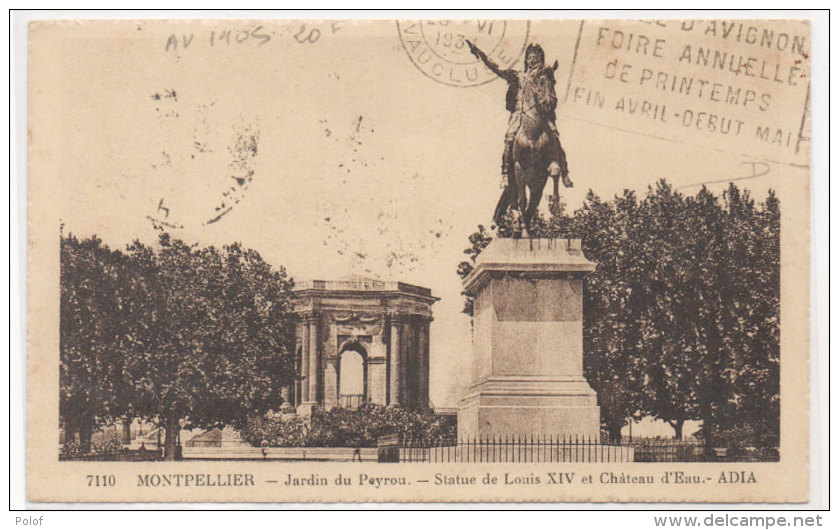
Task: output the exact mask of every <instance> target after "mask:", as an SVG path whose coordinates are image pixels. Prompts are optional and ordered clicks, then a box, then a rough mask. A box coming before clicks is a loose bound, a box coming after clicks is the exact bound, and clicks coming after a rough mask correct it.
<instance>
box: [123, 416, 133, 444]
mask: <svg viewBox="0 0 839 530" xmlns="http://www.w3.org/2000/svg"><path fill="white" fill-rule="evenodd" d="M132 421H133V418H131V416H126V417H125V418H124V419H123V420H122V444H123V445H131V422H132Z"/></svg>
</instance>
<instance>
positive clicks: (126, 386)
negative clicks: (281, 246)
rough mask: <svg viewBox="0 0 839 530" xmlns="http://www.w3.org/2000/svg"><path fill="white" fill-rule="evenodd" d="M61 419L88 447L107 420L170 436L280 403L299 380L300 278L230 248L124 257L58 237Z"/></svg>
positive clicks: (163, 239)
mask: <svg viewBox="0 0 839 530" xmlns="http://www.w3.org/2000/svg"><path fill="white" fill-rule="evenodd" d="M61 245H62V246H61V371H60V374H61V375H60V382H61V391H60V413H61V418H62V423H63V424H64V427H65V431H66V432H67V433H68V434H69V435H70V437H72V436H74V434H75V433H76V432H79V433H81V434H80V440H81V442H82V445H83V446H87V445H89V440H90V433H92V431H93V429H94V427H95V426H96V425H97V424H98V423H101V422H103V421H105V420H114V419H117V418H121V419H122V420H123V421H124V422H128V421H130V420H131V419H132V418H134V417H141V418H145V419H149V420H151V421H157V422H158V425H161V426H163V427H164V428H165V429H166V437H165V455H166V458H167V459H173V458H174V457H175V446H176V443H177V436H178V431H179V429H180V424H181V421H182V420H185V421H188V422H189V423H191V424H192V425H195V426H199V427H207V428H209V427H213V426H220V425H225V424H232V425H235V426H243V425H244V423H245V422H246V420H247V415H248V414H259V413H262V412H265V411H267V410H269V409H272V408H276V407H278V406H279V405H280V404H281V403H282V398H281V389H282V387H283V386H285V385H287V384H290V383H291V381H292V379H293V360H292V357H291V354H290V352H291V351H292V349H291V347H290V341H291V340H292V339H291V337H292V333H291V331H292V330H291V326H292V320H291V318H292V317H291V309H292V308H291V289H292V287H293V283H292V281H291V280H290V279H289V278H288V277H287V275H286V273H285V270H284V269H282V268H280V269H279V271H277V270H274V269H272V268H271V267H270V266H269V265H268V264H267V263H265V262H264V261H263V260H262V258H261V257H260V256H259V254H258V253H257V252H255V251H253V250H250V249H244V248H243V247H242V246H241V245H239V244H237V243H234V244H232V245H228V246H225V247H224V248H223V249H221V250H219V249H216V248H214V247H206V248H198V247H197V246H190V245H187V244H185V243H184V242H183V241H179V240H174V239H172V238H171V237H170V236H168V235H167V234H163V235H161V236H160V240H159V248H158V249H153V248H150V247H147V246H145V245H143V244H142V243H139V242H134V243H133V244H132V245H130V246H129V247H128V249H127V251H126V253H121V252H115V251H111V250H110V249H109V248H108V247H107V246H105V245H103V244H102V242H101V240H99V239H98V238H96V237H92V238H90V239H87V240H82V241H79V240H78V239H76V238H75V237H74V236H72V235H70V236H68V237H66V238H65V237H62V241H61Z"/></svg>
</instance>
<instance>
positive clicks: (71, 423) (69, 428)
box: [64, 418, 79, 444]
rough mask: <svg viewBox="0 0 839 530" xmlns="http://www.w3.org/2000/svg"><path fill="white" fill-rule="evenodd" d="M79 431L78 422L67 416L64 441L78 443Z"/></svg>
mask: <svg viewBox="0 0 839 530" xmlns="http://www.w3.org/2000/svg"><path fill="white" fill-rule="evenodd" d="M78 432H79V427H78V422H76V421H75V420H71V419H70V418H67V419H65V420H64V443H65V444H71V443H76V433H78Z"/></svg>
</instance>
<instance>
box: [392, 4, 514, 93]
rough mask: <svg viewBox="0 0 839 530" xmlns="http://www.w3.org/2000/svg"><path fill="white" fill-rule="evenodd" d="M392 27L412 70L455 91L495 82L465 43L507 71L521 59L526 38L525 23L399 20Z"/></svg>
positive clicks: (489, 72)
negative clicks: (396, 30)
mask: <svg viewBox="0 0 839 530" xmlns="http://www.w3.org/2000/svg"><path fill="white" fill-rule="evenodd" d="M396 27H397V29H398V30H399V39H400V41H401V42H402V47H403V48H404V49H405V52H406V53H407V54H408V57H409V58H410V60H411V62H412V63H413V64H414V66H416V67H417V69H418V70H419V71H420V72H422V73H423V74H425V75H426V76H427V77H429V78H431V79H433V80H434V81H437V82H438V83H443V84H446V85H450V86H455V87H472V86H479V85H483V84H486V83H489V82H490V81H492V80H493V79H496V75H495V74H493V73H492V72H491V71H490V70H489V68H487V67H486V66H484V65H483V64H482V63H481V61H480V60H479V59H477V58H476V57H475V56H474V55H472V53H471V52H470V51H469V46H468V45H467V44H466V41H467V40H469V41H470V42H472V43H473V44H474V45H475V46H477V47H478V48H480V49H481V50H483V51H484V53H486V54H487V57H489V59H490V60H492V61H493V62H495V63H496V64H497V65H498V66H499V67H501V68H503V69H507V68H512V67H513V66H514V65H515V64H516V62H517V61H518V60H519V59H520V58H521V56H522V54H523V53H524V49H525V47H526V46H527V40H528V37H529V35H530V22H528V21H527V20H413V21H404V20H403V21H397V22H396Z"/></svg>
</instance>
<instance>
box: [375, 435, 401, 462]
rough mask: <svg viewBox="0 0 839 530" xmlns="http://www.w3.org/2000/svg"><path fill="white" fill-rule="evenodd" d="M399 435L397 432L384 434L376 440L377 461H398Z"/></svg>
mask: <svg viewBox="0 0 839 530" xmlns="http://www.w3.org/2000/svg"><path fill="white" fill-rule="evenodd" d="M400 442H401V440H400V436H399V435H398V434H386V435H385V436H380V437H379V439H378V440H377V441H376V446H377V447H378V450H379V451H378V453H379V455H378V456H379V458H378V461H379V463H398V462H399V445H400Z"/></svg>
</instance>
